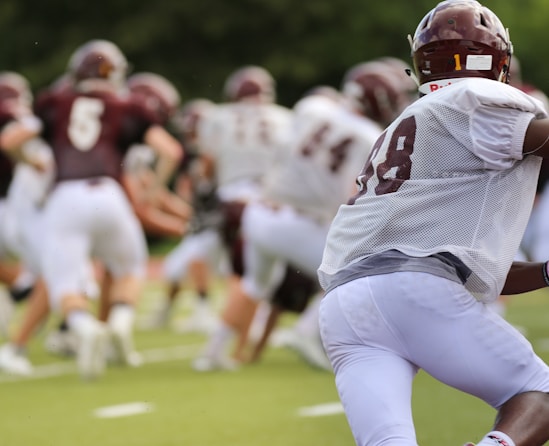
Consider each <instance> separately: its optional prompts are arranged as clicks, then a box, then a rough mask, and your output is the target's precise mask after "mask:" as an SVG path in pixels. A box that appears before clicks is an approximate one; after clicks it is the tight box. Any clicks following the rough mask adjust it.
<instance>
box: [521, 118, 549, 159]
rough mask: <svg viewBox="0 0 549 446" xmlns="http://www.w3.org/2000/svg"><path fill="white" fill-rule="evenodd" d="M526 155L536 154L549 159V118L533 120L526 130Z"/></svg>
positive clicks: (524, 148)
mask: <svg viewBox="0 0 549 446" xmlns="http://www.w3.org/2000/svg"><path fill="white" fill-rule="evenodd" d="M522 152H523V153H524V154H529V153H535V154H536V155H538V156H541V157H543V158H549V118H545V119H533V120H532V121H530V125H529V126H528V129H527V130H526V135H525V136H524V144H523V146H522Z"/></svg>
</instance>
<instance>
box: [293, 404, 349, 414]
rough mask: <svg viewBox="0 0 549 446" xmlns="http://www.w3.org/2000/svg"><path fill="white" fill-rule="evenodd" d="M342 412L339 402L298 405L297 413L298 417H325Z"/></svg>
mask: <svg viewBox="0 0 549 446" xmlns="http://www.w3.org/2000/svg"><path fill="white" fill-rule="evenodd" d="M340 413H343V406H342V405H341V403H340V402H334V403H325V404H317V405H315V406H307V407H300V408H299V409H298V410H297V415H298V416H300V417H325V416H327V415H337V414H340Z"/></svg>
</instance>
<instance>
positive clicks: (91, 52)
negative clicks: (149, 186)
mask: <svg viewBox="0 0 549 446" xmlns="http://www.w3.org/2000/svg"><path fill="white" fill-rule="evenodd" d="M68 71H69V73H70V75H71V76H72V79H73V81H74V87H73V88H67V89H57V90H47V91H44V92H43V93H42V94H41V95H40V96H39V97H38V98H37V100H36V102H35V112H36V114H37V115H38V116H39V117H40V119H41V121H42V123H43V130H42V131H41V132H28V137H29V138H30V137H34V136H36V135H38V134H40V135H41V136H42V137H43V138H44V140H45V141H46V142H47V143H48V144H49V145H50V147H51V148H52V151H53V155H54V160H55V165H56V176H55V180H54V181H55V185H54V187H53V188H52V191H51V192H50V194H49V196H48V198H47V200H46V203H45V205H44V242H43V245H42V256H41V269H42V273H43V275H44V278H45V280H46V283H47V286H48V292H49V298H50V304H51V307H52V308H53V309H55V310H57V311H60V312H61V314H62V315H64V316H65V317H66V320H67V324H68V325H69V327H70V328H71V330H73V331H74V332H75V333H76V334H77V336H78V338H79V348H78V357H77V364H78V369H79V372H80V374H81V376H82V377H83V378H95V377H97V376H99V375H100V374H101V373H102V372H103V371H104V366H105V351H104V350H105V347H106V342H107V341H108V339H109V337H112V339H113V341H114V343H115V345H116V347H117V349H118V353H119V355H120V357H121V358H122V360H123V361H125V362H126V363H128V364H131V363H132V362H134V361H133V357H134V356H133V355H134V353H135V350H134V346H133V321H134V307H135V304H136V301H137V299H138V297H139V294H140V289H141V281H142V277H143V274H144V271H145V266H146V261H147V246H146V241H145V237H144V233H143V229H142V227H141V225H140V223H139V221H138V219H137V217H136V215H135V213H134V211H133V209H132V207H131V203H130V201H129V199H128V198H127V195H126V193H125V191H124V189H123V187H122V186H121V184H120V181H121V175H122V164H123V156H124V154H125V153H126V152H127V150H128V149H129V147H130V146H131V145H132V144H135V143H139V142H144V143H145V144H147V145H149V146H150V147H152V148H153V149H154V150H156V151H157V153H158V154H159V156H160V157H163V158H164V159H166V160H167V161H166V163H165V164H162V165H163V166H168V167H167V168H166V169H165V170H164V171H163V172H160V175H161V177H162V179H165V178H167V177H168V176H169V173H170V169H173V168H175V166H176V165H177V163H178V162H179V161H180V159H181V157H182V146H181V145H180V144H179V142H178V141H177V140H176V139H175V138H173V137H172V136H171V135H170V134H169V133H168V132H167V131H166V130H165V129H164V128H163V127H162V126H161V125H159V122H158V118H157V117H156V116H154V115H153V114H152V113H151V112H150V110H148V109H147V108H146V107H145V106H144V105H143V104H142V103H141V102H139V101H138V100H136V99H135V98H134V97H133V96H131V95H129V94H128V93H127V86H126V71H127V61H126V58H125V56H124V55H123V53H122V52H121V51H120V49H119V48H118V47H117V46H116V45H115V44H114V43H112V42H109V41H105V40H92V41H90V42H87V43H86V44H84V45H82V46H81V47H79V48H78V49H77V50H76V51H75V52H74V53H73V55H72V57H71V58H70V61H69V65H68ZM91 257H94V258H96V259H98V260H99V261H100V262H101V263H102V264H104V265H105V267H106V268H107V269H108V271H109V272H110V274H111V275H112V277H113V288H112V293H111V295H112V309H111V311H110V313H109V319H108V323H107V324H106V325H104V324H102V323H101V322H99V321H98V320H97V318H95V317H94V316H93V315H92V314H91V313H90V312H89V301H88V298H87V296H86V294H85V289H84V281H85V278H84V277H83V271H85V270H86V268H85V266H84V265H88V264H89V261H90V258H91Z"/></svg>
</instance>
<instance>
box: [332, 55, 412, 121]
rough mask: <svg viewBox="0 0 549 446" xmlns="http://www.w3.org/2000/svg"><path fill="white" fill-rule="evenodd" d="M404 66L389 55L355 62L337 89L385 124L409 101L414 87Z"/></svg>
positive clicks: (373, 118)
mask: <svg viewBox="0 0 549 446" xmlns="http://www.w3.org/2000/svg"><path fill="white" fill-rule="evenodd" d="M405 69H406V64H405V63H404V62H401V63H397V61H396V59H392V58H382V59H376V60H373V61H370V62H363V63H359V64H358V65H355V66H353V67H351V68H350V69H349V70H348V71H347V72H346V73H345V76H344V77H343V83H342V88H341V89H342V91H343V94H344V95H345V96H346V97H348V98H349V99H350V100H351V101H353V102H354V104H355V106H356V107H357V108H359V109H360V110H361V111H362V113H363V114H364V115H365V116H367V117H369V118H370V119H372V120H374V121H376V122H378V123H379V124H380V125H382V126H386V125H388V124H389V123H391V122H392V121H393V119H395V118H396V117H397V116H398V115H399V114H400V112H401V111H402V110H403V109H404V108H405V107H406V106H407V105H409V104H410V103H411V102H412V100H413V97H412V92H414V91H417V88H416V86H415V83H414V82H413V81H412V80H411V79H410V78H409V77H408V76H407V75H406V72H405Z"/></svg>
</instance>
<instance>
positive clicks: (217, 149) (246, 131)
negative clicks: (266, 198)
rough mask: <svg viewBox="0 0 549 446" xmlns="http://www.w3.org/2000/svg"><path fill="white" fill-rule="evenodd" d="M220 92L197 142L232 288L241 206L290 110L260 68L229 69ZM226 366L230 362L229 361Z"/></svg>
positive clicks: (237, 312) (267, 163)
mask: <svg viewBox="0 0 549 446" xmlns="http://www.w3.org/2000/svg"><path fill="white" fill-rule="evenodd" d="M224 94H225V98H226V99H227V102H226V103H222V104H218V105H216V106H215V109H213V110H211V111H208V113H207V115H206V116H205V117H204V119H201V120H200V122H199V125H198V138H199V139H198V145H199V147H200V153H201V155H202V156H204V157H207V158H209V159H211V160H212V161H211V162H213V163H214V165H215V172H216V180H217V192H218V196H219V199H220V201H221V206H222V209H223V227H222V236H223V242H224V244H225V246H226V249H227V251H228V255H229V259H230V265H231V276H230V278H229V281H228V286H229V289H231V288H232V287H233V286H238V282H239V280H240V275H241V274H242V271H243V269H242V246H243V240H242V237H241V233H240V223H241V217H242V211H243V209H244V207H245V206H246V204H247V203H248V202H249V201H250V200H252V199H254V198H256V197H258V196H259V195H260V185H261V181H262V179H263V177H264V176H265V174H266V173H267V172H268V171H269V170H270V169H272V166H273V165H274V163H276V162H277V159H278V155H279V153H280V152H281V150H283V149H284V148H285V146H286V144H287V142H288V137H289V135H290V128H291V123H292V121H291V116H292V112H291V110H289V109H288V108H286V107H283V106H281V105H278V104H276V103H275V102H274V101H275V81H274V79H273V77H272V76H271V74H270V73H269V72H268V71H267V70H265V69H264V68H263V67H259V66H245V67H242V68H240V69H238V70H236V71H235V72H233V73H231V74H230V75H229V76H228V78H227V80H226V82H225V85H224ZM229 294H230V291H229ZM241 303H242V305H241V306H231V307H227V308H228V309H232V310H234V314H225V315H223V317H224V318H225V317H226V318H229V319H231V318H234V320H235V321H241V320H246V321H247V320H248V319H249V318H250V315H252V314H253V313H254V312H255V305H249V302H247V301H242V302H241ZM241 318H242V319H241ZM224 359H225V358H224ZM227 359H228V358H227ZM225 365H226V366H227V367H229V368H230V367H232V366H233V364H232V363H231V361H227V362H226V364H225Z"/></svg>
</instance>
